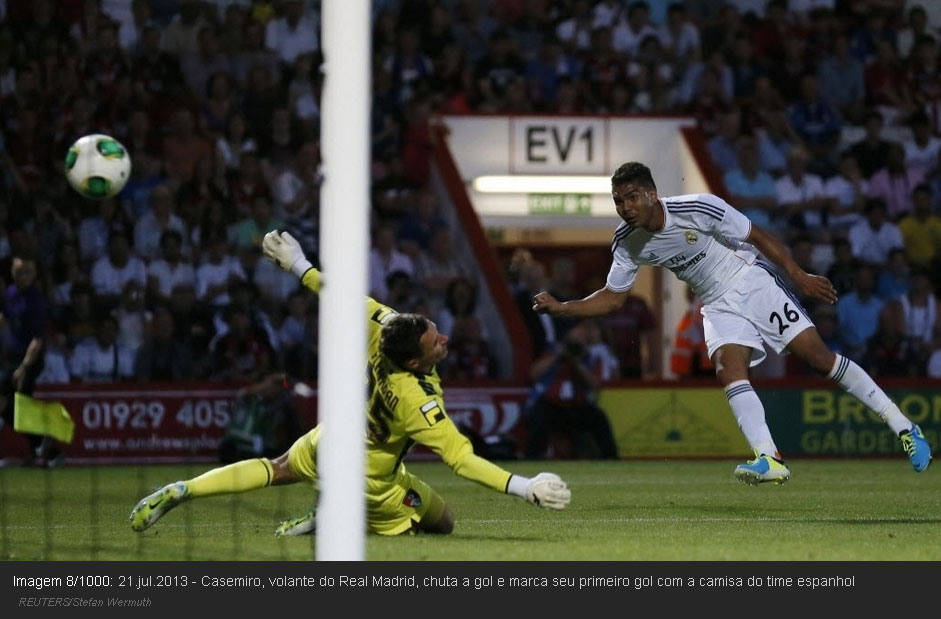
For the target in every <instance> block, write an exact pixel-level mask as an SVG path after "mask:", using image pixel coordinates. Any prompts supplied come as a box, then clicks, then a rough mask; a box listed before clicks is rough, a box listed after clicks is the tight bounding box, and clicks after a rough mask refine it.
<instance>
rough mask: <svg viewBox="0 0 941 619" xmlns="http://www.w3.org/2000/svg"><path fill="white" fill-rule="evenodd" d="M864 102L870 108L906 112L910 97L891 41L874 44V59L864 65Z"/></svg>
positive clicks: (901, 66) (902, 68)
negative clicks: (877, 107) (884, 108)
mask: <svg viewBox="0 0 941 619" xmlns="http://www.w3.org/2000/svg"><path fill="white" fill-rule="evenodd" d="M865 86H866V102H867V103H868V104H869V105H870V106H879V107H886V108H890V109H891V108H895V109H899V110H907V109H909V107H910V106H911V96H910V95H909V92H908V85H907V84H906V82H905V69H904V66H903V63H902V61H901V60H900V59H899V54H898V51H897V50H896V48H895V45H894V44H893V43H892V41H888V40H885V39H882V40H880V41H878V42H877V43H876V57H875V58H873V59H872V60H871V61H870V62H869V64H867V65H866V70H865Z"/></svg>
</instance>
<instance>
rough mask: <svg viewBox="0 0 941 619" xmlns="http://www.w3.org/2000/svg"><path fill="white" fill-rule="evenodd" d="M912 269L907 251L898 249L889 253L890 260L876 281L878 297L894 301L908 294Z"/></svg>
mask: <svg viewBox="0 0 941 619" xmlns="http://www.w3.org/2000/svg"><path fill="white" fill-rule="evenodd" d="M910 272H911V267H910V265H909V263H908V254H906V253H905V249H904V248H902V247H897V248H895V249H893V250H892V251H890V252H889V260H888V261H887V263H886V266H885V268H884V269H882V270H881V271H880V272H879V276H878V278H877V279H876V296H877V297H879V298H880V299H882V300H883V301H892V300H894V299H897V298H898V297H900V296H901V295H903V294H905V293H906V292H908V288H909V285H910V282H909V277H910Z"/></svg>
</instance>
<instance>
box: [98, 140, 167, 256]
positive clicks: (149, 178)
mask: <svg viewBox="0 0 941 619" xmlns="http://www.w3.org/2000/svg"><path fill="white" fill-rule="evenodd" d="M128 150H129V152H132V153H134V165H132V166H131V178H130V179H128V181H127V185H125V186H124V189H122V190H121V203H122V206H123V207H124V211H125V212H126V213H128V214H129V215H130V217H131V219H137V218H138V217H140V216H141V215H143V214H144V213H146V212H148V211H149V210H150V193H151V191H153V189H154V187H157V186H158V185H164V184H166V182H167V179H166V178H164V176H163V173H162V171H161V166H162V165H163V163H162V161H161V160H160V157H159V156H156V155H153V154H151V153H148V152H146V151H143V150H142V151H140V152H135V151H134V150H133V149H132V148H131V147H128ZM105 201H107V200H105ZM105 240H107V235H106V236H105ZM105 244H106V243H105ZM102 247H104V245H103V246H102Z"/></svg>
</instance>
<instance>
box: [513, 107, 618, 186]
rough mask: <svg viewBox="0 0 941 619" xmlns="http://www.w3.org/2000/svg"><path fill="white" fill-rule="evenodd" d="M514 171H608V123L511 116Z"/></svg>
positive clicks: (557, 172)
mask: <svg viewBox="0 0 941 619" xmlns="http://www.w3.org/2000/svg"><path fill="white" fill-rule="evenodd" d="M510 137H511V142H510V143H511V144H512V146H511V154H510V157H511V159H510V172H511V173H513V174H608V173H610V171H609V170H608V169H607V168H608V122H607V120H605V119H594V118H552V117H536V116H528V117H525V116H524V117H511V118H510Z"/></svg>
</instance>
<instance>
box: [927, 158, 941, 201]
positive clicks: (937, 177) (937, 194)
mask: <svg viewBox="0 0 941 619" xmlns="http://www.w3.org/2000/svg"><path fill="white" fill-rule="evenodd" d="M925 183H926V184H927V185H928V187H929V188H930V189H931V210H932V214H934V215H941V150H939V151H938V156H937V157H936V158H935V162H934V163H933V164H932V165H931V166H930V167H929V168H928V172H927V174H926V175H925Z"/></svg>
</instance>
